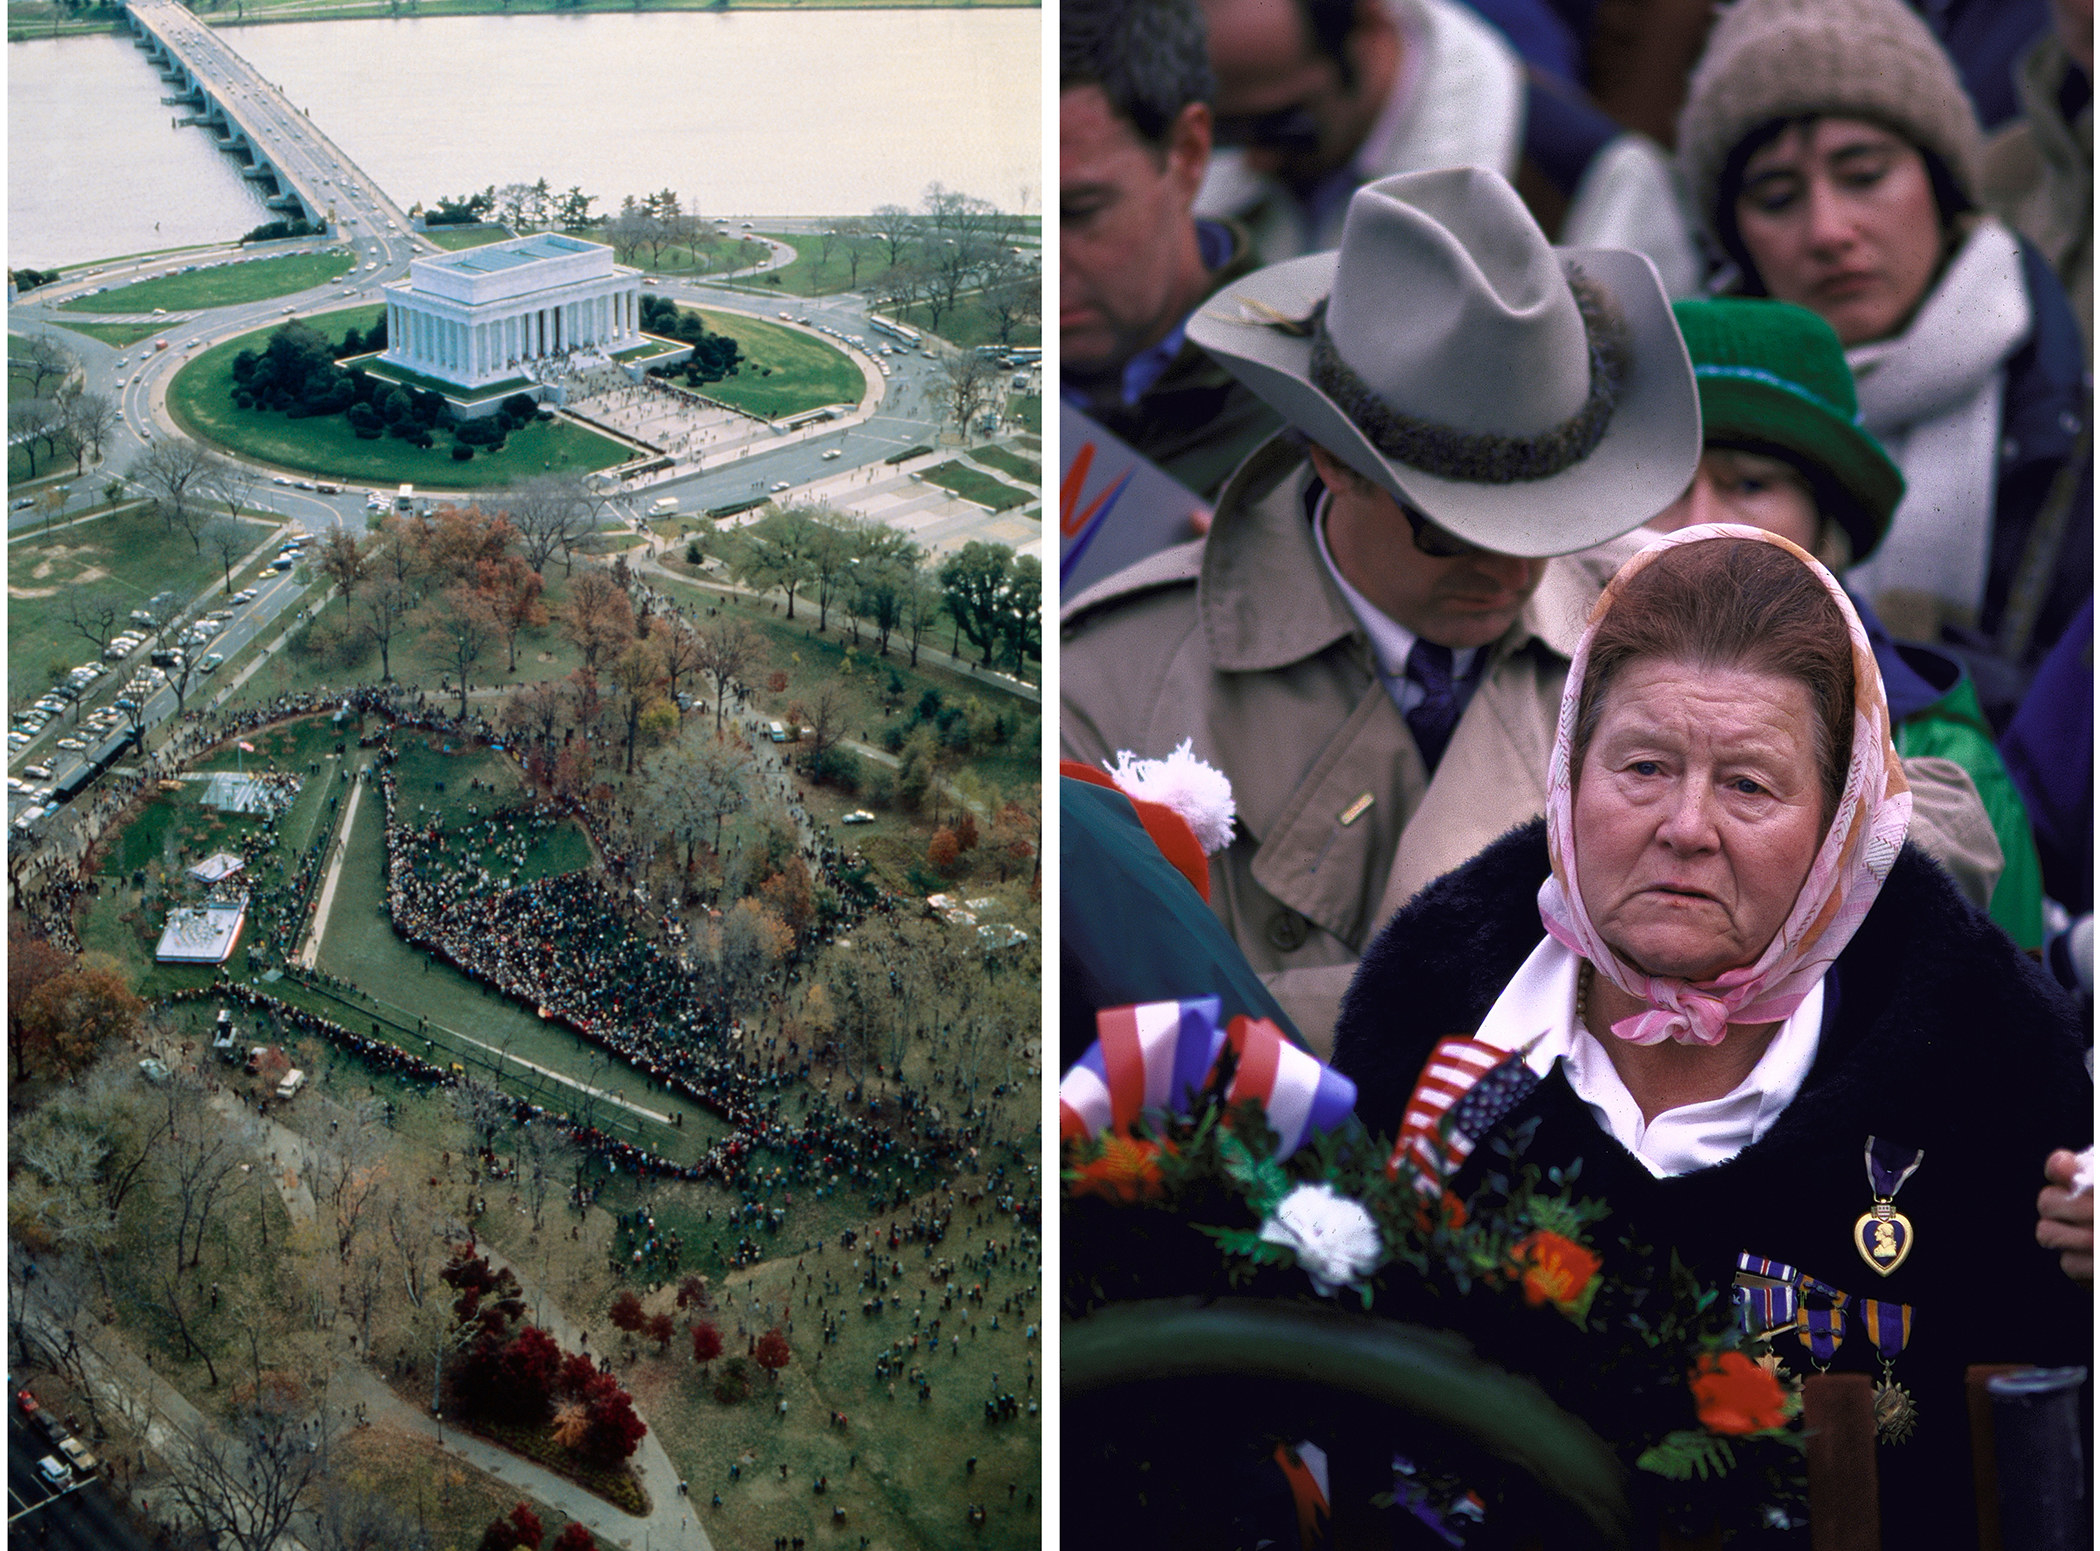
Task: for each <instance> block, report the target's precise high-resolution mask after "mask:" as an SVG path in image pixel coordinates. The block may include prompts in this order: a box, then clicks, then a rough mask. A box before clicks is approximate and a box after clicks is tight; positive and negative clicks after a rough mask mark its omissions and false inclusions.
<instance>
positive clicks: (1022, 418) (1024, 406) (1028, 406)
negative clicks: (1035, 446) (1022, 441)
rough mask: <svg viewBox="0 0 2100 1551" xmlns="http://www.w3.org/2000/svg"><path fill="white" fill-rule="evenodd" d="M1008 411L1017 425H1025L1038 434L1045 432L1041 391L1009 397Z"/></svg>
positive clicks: (1007, 402)
mask: <svg viewBox="0 0 2100 1551" xmlns="http://www.w3.org/2000/svg"><path fill="white" fill-rule="evenodd" d="M1006 413H1007V415H1008V416H1009V417H1010V418H1011V419H1012V420H1013V421H1014V423H1015V424H1016V425H1025V426H1027V427H1028V429H1029V430H1031V431H1033V432H1035V434H1036V435H1038V436H1040V435H1042V434H1043V396H1042V395H1041V394H1040V393H1023V394H1020V395H1018V396H1016V397H1014V398H1010V399H1008V400H1007V401H1006Z"/></svg>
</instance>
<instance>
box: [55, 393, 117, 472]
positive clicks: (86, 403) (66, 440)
mask: <svg viewBox="0 0 2100 1551" xmlns="http://www.w3.org/2000/svg"><path fill="white" fill-rule="evenodd" d="M60 408H61V414H62V416H63V419H64V426H63V428H62V429H61V431H60V437H61V440H62V442H63V444H64V446H65V448H66V450H67V451H69V452H71V453H72V455H73V472H74V473H76V474H78V473H80V472H82V470H83V469H85V467H86V463H87V455H88V454H89V453H93V454H94V455H95V459H96V461H97V462H100V461H101V458H102V449H103V447H104V446H105V445H107V443H108V441H109V438H110V436H111V434H112V433H113V432H114V431H115V430H116V429H117V427H118V425H119V424H121V423H122V420H123V416H122V414H121V413H119V411H118V409H117V406H116V404H115V403H114V402H113V401H112V400H111V399H110V398H109V396H108V395H107V394H102V393H84V392H83V393H70V394H67V395H65V396H64V397H63V398H62V399H61V400H60Z"/></svg>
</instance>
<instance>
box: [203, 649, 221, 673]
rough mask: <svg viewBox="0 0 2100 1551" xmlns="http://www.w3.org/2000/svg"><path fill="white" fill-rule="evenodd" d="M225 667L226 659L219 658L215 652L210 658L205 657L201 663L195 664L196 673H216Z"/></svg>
mask: <svg viewBox="0 0 2100 1551" xmlns="http://www.w3.org/2000/svg"><path fill="white" fill-rule="evenodd" d="M225 665H226V659H225V658H224V657H222V656H220V655H219V654H218V653H217V652H213V653H212V654H211V655H210V656H208V657H206V658H205V659H204V660H203V661H202V662H200V663H198V664H197V671H198V672H199V673H217V672H218V671H219V669H221V668H222V667H224V666H225Z"/></svg>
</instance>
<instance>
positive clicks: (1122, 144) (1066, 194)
mask: <svg viewBox="0 0 2100 1551" xmlns="http://www.w3.org/2000/svg"><path fill="white" fill-rule="evenodd" d="M1058 118H1059V132H1058V210H1059V215H1060V217H1061V226H1062V234H1061V236H1060V239H1059V243H1058V255H1059V258H1060V260H1061V263H1060V266H1059V267H1060V279H1059V282H1058V334H1059V342H1060V344H1061V345H1062V346H1063V349H1064V364H1065V366H1066V368H1067V369H1069V370H1071V371H1074V372H1076V373H1079V374H1081V375H1088V376H1090V375H1094V374H1098V373H1101V372H1106V371H1114V370H1117V369H1119V368H1120V367H1121V366H1122V365H1123V364H1124V363H1125V362H1126V361H1128V360H1129V359H1130V358H1131V357H1132V356H1134V355H1136V354H1137V353H1138V352H1139V351H1140V350H1143V349H1145V348H1146V347H1147V346H1149V345H1152V344H1155V343H1157V342H1158V341H1159V340H1160V339H1162V338H1164V337H1165V336H1166V334H1167V333H1168V332H1169V331H1170V330H1171V329H1172V328H1173V327H1174V325H1175V323H1177V322H1179V321H1180V317H1179V314H1180V312H1181V311H1182V307H1183V303H1184V302H1185V301H1186V300H1187V298H1186V297H1185V296H1184V294H1183V291H1184V284H1185V282H1184V278H1183V276H1182V273H1181V261H1182V259H1183V256H1184V254H1185V253H1186V251H1187V250H1188V248H1189V247H1190V245H1191V244H1192V243H1193V242H1194V240H1195V239H1194V237H1193V235H1192V228H1191V226H1190V218H1189V209H1190V207H1191V206H1192V205H1193V204H1194V203H1195V199H1196V189H1197V187H1198V186H1199V185H1200V184H1201V183H1202V181H1203V169H1204V167H1205V166H1206V165H1208V163H1209V160H1210V135H1209V114H1208V111H1207V110H1206V109H1205V108H1203V107H1202V106H1201V105H1200V104H1196V105H1193V106H1192V107H1191V108H1189V109H1187V110H1185V111H1184V112H1183V115H1182V120H1181V122H1180V123H1179V124H1177V125H1176V126H1175V128H1174V130H1173V131H1172V132H1171V133H1170V135H1169V138H1168V143H1167V145H1166V147H1165V149H1164V150H1160V149H1155V148H1154V147H1152V146H1150V145H1147V144H1146V143H1145V142H1144V141H1143V140H1142V139H1140V138H1139V136H1138V133H1137V131H1136V130H1135V129H1133V128H1131V126H1130V124H1129V122H1128V121H1127V120H1125V119H1123V118H1122V117H1120V116H1119V115H1118V114H1117V113H1116V111H1115V110H1114V109H1113V108H1112V107H1110V106H1109V101H1108V96H1107V94H1106V93H1104V92H1103V91H1102V90H1101V88H1100V87H1098V86H1075V87H1073V88H1072V89H1071V90H1070V91H1068V92H1065V93H1064V94H1063V96H1062V97H1061V98H1060V99H1059V103H1058Z"/></svg>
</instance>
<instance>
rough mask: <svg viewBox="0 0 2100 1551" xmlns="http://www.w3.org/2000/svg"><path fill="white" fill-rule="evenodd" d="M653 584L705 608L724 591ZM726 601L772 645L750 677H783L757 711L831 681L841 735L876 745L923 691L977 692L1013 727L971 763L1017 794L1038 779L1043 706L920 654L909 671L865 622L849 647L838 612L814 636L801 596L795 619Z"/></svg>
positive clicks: (899, 653)
mask: <svg viewBox="0 0 2100 1551" xmlns="http://www.w3.org/2000/svg"><path fill="white" fill-rule="evenodd" d="M651 583H652V585H654V586H657V587H660V588H662V589H663V590H664V591H665V592H667V593H668V594H670V595H671V596H672V597H674V598H677V599H679V600H680V601H682V602H686V603H691V604H694V605H696V606H697V607H699V608H702V609H706V608H718V607H721V606H722V603H723V595H722V594H721V593H718V592H712V591H708V590H705V589H703V588H699V587H695V586H691V585H689V584H686V583H682V582H676V581H672V580H670V579H669V578H668V577H652V578H651ZM730 606H731V607H732V608H733V609H734V611H735V612H736V613H737V614H738V615H739V616H740V617H741V618H742V619H743V620H744V621H745V623H747V624H750V625H752V626H754V627H756V628H757V629H758V630H759V632H760V633H761V634H763V635H764V636H765V637H766V638H767V641H768V643H769V645H770V647H771V654H770V657H769V659H768V661H767V663H766V665H765V668H764V669H762V670H760V671H758V672H754V673H753V674H751V675H750V676H749V679H748V682H750V683H753V684H759V683H763V682H764V680H765V678H766V675H767V673H769V672H770V671H771V670H773V669H779V670H781V671H783V672H785V673H786V674H787V676H788V687H787V688H786V690H784V691H782V692H781V693H779V694H773V693H771V692H769V691H766V690H754V691H753V694H752V703H753V705H754V706H756V707H758V708H760V714H761V715H768V714H772V715H777V714H780V713H782V712H784V711H785V710H786V709H787V707H788V706H789V705H790V704H792V703H793V702H795V701H797V700H804V699H807V698H808V697H809V696H810V695H812V694H813V693H815V692H816V691H817V690H818V689H819V688H821V687H822V686H823V685H824V684H826V683H836V684H838V685H839V687H840V688H841V689H843V690H844V691H845V705H844V708H843V720H844V724H845V728H846V736H847V737H849V738H855V739H858V740H860V741H862V742H866V743H872V744H874V745H876V746H877V747H880V746H881V743H882V732H883V728H884V726H885V725H886V724H888V723H889V722H890V721H891V720H893V719H894V717H896V716H898V715H908V714H909V713H910V709H911V707H912V706H914V705H916V704H917V703H918V701H919V697H920V696H922V695H924V694H925V693H926V691H927V690H929V689H931V690H937V691H938V692H939V693H940V695H941V697H942V699H943V700H945V701H947V702H948V703H949V704H951V705H961V704H963V703H964V702H966V701H968V700H970V699H971V698H973V697H974V698H975V699H976V700H977V701H978V702H979V703H980V704H982V705H983V706H984V707H986V708H987V709H988V710H991V711H993V712H1003V713H1005V714H1006V715H1007V716H1008V717H1009V718H1012V719H1014V722H1015V726H1016V730H1015V733H1014V736H1013V738H1012V739H1011V740H1010V741H1009V742H1008V743H1007V744H1006V745H1004V746H1003V747H999V748H995V749H992V750H990V751H989V752H987V753H985V754H981V755H979V756H978V757H977V758H976V759H974V760H973V761H971V768H973V769H975V770H976V771H977V773H978V775H979V777H980V778H981V779H983V780H985V781H987V782H989V783H991V784H993V785H996V786H1000V787H1003V788H1008V789H1012V790H1016V791H1018V790H1022V789H1024V788H1032V787H1036V786H1039V785H1040V784H1041V782H1042V761H1041V758H1040V756H1039V753H1038V745H1039V743H1040V741H1041V727H1042V724H1041V714H1042V708H1041V707H1040V706H1038V705H1036V704H1034V703H1033V702H1031V701H1027V700H1022V699H1020V698H1018V697H1017V696H1014V695H1009V694H1007V693H1005V692H1004V691H1003V690H1001V689H999V688H997V687H996V686H994V685H991V684H984V683H980V682H978V681H977V680H976V679H972V678H967V677H965V676H964V675H962V674H960V673H955V672H952V671H950V670H949V669H947V668H940V667H935V666H934V665H933V664H932V663H930V662H927V661H926V660H925V659H924V658H923V657H922V658H921V659H920V665H919V666H918V667H917V668H912V667H910V666H909V663H910V659H911V654H910V649H909V646H908V644H907V643H905V642H902V641H899V640H897V639H895V638H892V639H891V642H890V652H889V655H888V656H887V657H882V656H878V655H877V654H876V651H875V637H874V635H873V633H872V632H870V631H869V630H868V628H867V626H866V625H865V624H863V625H862V626H861V644H860V645H859V646H854V645H853V644H852V641H853V638H852V630H851V625H850V624H849V622H848V621H847V620H846V618H845V616H844V615H842V614H840V613H838V612H837V611H833V613H832V616H831V619H830V621H829V625H830V628H829V629H828V630H826V631H825V632H824V633H823V634H821V635H819V634H818V633H817V609H816V605H815V603H814V602H812V601H811V600H809V599H806V598H800V597H798V598H797V599H796V600H795V618H794V620H793V622H792V623H790V622H789V621H788V619H787V618H786V616H785V615H784V614H782V613H781V612H780V611H779V609H778V607H777V605H774V604H770V603H758V604H754V603H752V602H751V600H749V599H748V598H739V599H738V600H737V601H736V602H735V603H733V604H732V605H730ZM948 643H949V632H948V631H947V630H946V629H941V630H938V631H935V632H934V633H933V634H932V635H930V636H929V637H928V638H927V639H926V640H925V641H924V642H923V643H921V644H922V645H923V646H928V647H938V648H939V649H941V650H943V651H945V650H947V648H948ZM963 650H964V652H965V653H973V652H974V649H973V648H972V647H971V646H970V644H969V643H968V642H967V641H966V642H964V643H963ZM848 652H851V654H852V661H851V663H848V662H847V660H846V657H847V653H848ZM892 673H894V674H895V675H896V677H897V680H898V682H899V685H900V686H901V687H900V688H899V689H898V690H897V691H895V692H894V693H892V691H891V690H890V687H889V685H890V676H891V674H892ZM885 701H893V702H894V703H895V705H896V706H897V707H898V710H896V711H894V712H888V713H886V712H885V710H884V703H885Z"/></svg>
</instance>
